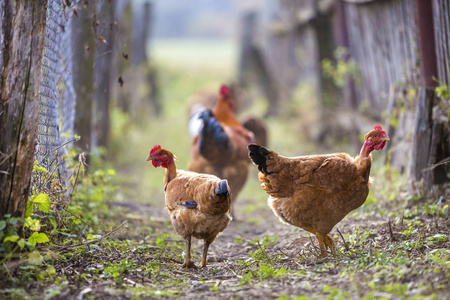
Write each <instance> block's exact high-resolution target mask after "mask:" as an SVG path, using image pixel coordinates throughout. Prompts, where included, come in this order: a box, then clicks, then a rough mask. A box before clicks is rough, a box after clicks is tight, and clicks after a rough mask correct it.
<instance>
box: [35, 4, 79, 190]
mask: <svg viewBox="0 0 450 300" xmlns="http://www.w3.org/2000/svg"><path fill="white" fill-rule="evenodd" d="M67 3H69V2H68V1H64V0H49V1H48V7H47V25H46V30H45V49H44V55H43V59H42V74H43V78H42V82H41V84H40V87H39V125H38V128H37V131H38V132H37V144H36V152H35V161H38V164H39V165H40V166H42V167H45V168H46V169H47V170H48V171H49V172H50V173H51V174H57V175H58V176H59V179H60V181H61V183H62V184H63V185H64V186H66V187H67V186H68V177H69V172H68V169H67V166H66V164H65V161H64V159H63V155H64V154H65V153H67V143H68V142H69V141H70V140H71V139H72V138H73V132H74V130H73V129H74V120H75V105H76V95H75V90H74V87H73V78H72V59H71V58H72V44H71V26H70V21H71V17H72V16H73V13H72V12H71V7H73V6H74V5H76V1H72V2H71V7H69V6H67V5H66V4H67Z"/></svg>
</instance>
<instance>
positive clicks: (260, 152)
mask: <svg viewBox="0 0 450 300" xmlns="http://www.w3.org/2000/svg"><path fill="white" fill-rule="evenodd" d="M248 151H249V153H248V156H249V157H250V159H251V160H252V161H253V163H254V164H255V165H257V166H258V170H259V171H260V172H262V173H264V174H266V175H269V174H271V173H272V172H269V171H267V156H268V155H269V154H270V151H269V150H268V149H266V148H264V147H263V146H260V145H256V144H250V145H248Z"/></svg>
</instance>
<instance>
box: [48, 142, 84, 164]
mask: <svg viewBox="0 0 450 300" xmlns="http://www.w3.org/2000/svg"><path fill="white" fill-rule="evenodd" d="M77 140H78V138H73V139H71V140H70V141H67V142H65V143H63V144H61V145H59V146H57V147H55V148H53V149H52V150H50V151H48V153H47V154H46V155H45V156H44V157H43V158H42V160H44V159H45V158H47V156H49V155H50V153H52V152H53V151H56V150H58V149H59V148H62V147H64V146H65V145H67V144H70V143H72V142H74V141H77Z"/></svg>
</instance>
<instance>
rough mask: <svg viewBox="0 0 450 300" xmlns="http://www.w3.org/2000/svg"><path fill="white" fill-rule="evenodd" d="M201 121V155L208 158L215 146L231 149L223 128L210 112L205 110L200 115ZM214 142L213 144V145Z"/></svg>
mask: <svg viewBox="0 0 450 300" xmlns="http://www.w3.org/2000/svg"><path fill="white" fill-rule="evenodd" d="M200 119H201V120H202V121H203V128H202V130H201V131H200V138H201V139H200V143H199V150H200V153H201V154H202V155H203V156H205V157H208V153H207V152H209V151H210V147H211V146H212V144H215V145H217V146H219V147H221V148H223V149H228V148H229V140H228V136H227V135H226V133H225V131H224V130H223V127H222V126H221V125H220V123H219V122H218V121H217V120H216V118H215V117H214V115H213V114H212V112H211V111H210V110H205V111H203V112H202V113H201V114H200ZM212 142H213V143H212Z"/></svg>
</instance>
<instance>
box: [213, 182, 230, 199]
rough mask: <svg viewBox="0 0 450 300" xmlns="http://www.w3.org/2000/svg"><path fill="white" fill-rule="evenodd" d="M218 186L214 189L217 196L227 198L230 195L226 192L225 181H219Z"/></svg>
mask: <svg viewBox="0 0 450 300" xmlns="http://www.w3.org/2000/svg"><path fill="white" fill-rule="evenodd" d="M218 185H219V187H218V188H217V189H216V194H217V195H222V194H225V195H226V196H228V195H229V194H230V192H229V191H228V186H227V181H226V180H225V179H224V180H221V181H219V184H218Z"/></svg>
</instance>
